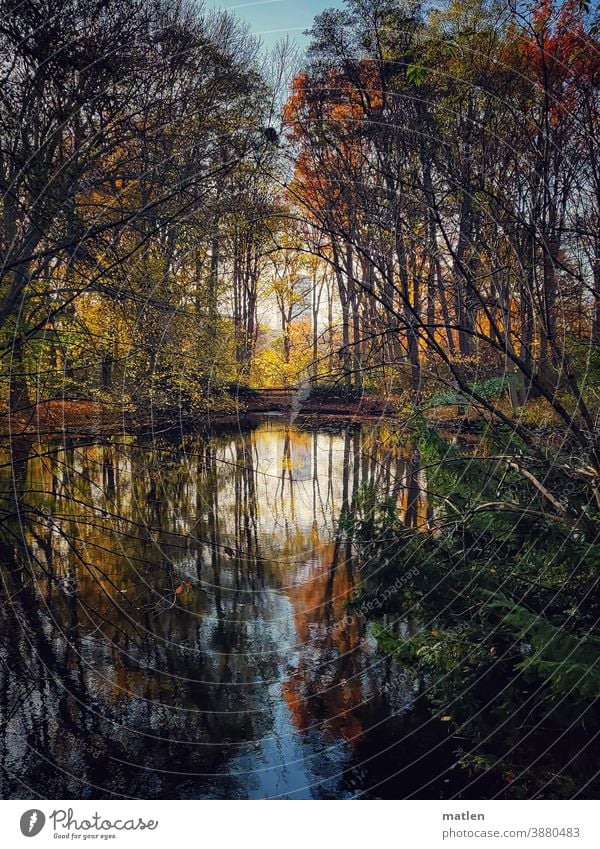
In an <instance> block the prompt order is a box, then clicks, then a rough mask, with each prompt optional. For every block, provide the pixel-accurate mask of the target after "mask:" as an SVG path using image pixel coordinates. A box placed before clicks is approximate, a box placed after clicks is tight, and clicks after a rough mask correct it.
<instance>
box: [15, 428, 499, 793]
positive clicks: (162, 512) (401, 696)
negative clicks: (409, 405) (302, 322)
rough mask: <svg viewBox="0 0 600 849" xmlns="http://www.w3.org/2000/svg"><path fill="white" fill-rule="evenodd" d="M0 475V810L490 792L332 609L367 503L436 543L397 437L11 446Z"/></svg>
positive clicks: (352, 592)
mask: <svg viewBox="0 0 600 849" xmlns="http://www.w3.org/2000/svg"><path fill="white" fill-rule="evenodd" d="M2 473H3V477H2V490H3V505H2V507H3V513H4V516H3V528H4V533H3V535H2V543H1V552H0V553H1V566H2V577H3V586H2V591H3V599H2V605H1V610H0V659H1V661H2V664H1V666H0V709H1V710H0V749H1V762H2V771H1V774H0V796H2V797H4V798H17V797H24V798H31V797H32V796H35V795H39V796H41V797H45V798H59V799H60V798H109V797H117V798H118V797H135V798H138V797H139V798H150V799H151V798H196V799H199V798H224V797H225V798H298V799H301V798H353V797H368V798H378V797H382V798H386V797H390V798H408V797H415V798H450V797H452V796H453V795H456V794H460V795H462V796H463V797H465V798H468V797H471V798H478V796H481V795H482V794H489V793H490V792H491V791H492V790H493V788H490V787H488V786H487V785H486V784H485V778H482V779H478V780H475V779H473V777H472V776H471V775H470V774H469V773H468V772H466V771H465V770H462V769H460V768H459V767H458V766H457V764H456V763H455V756H454V755H453V753H452V752H453V746H452V741H451V740H450V737H449V732H448V729H447V727H446V726H444V725H443V724H442V723H440V722H433V721H432V720H431V719H430V718H429V716H428V714H427V713H425V712H423V711H421V710H420V709H419V707H418V705H417V706H415V691H414V684H413V683H411V681H410V679H408V678H407V677H406V676H404V675H403V673H402V669H399V668H398V664H397V663H396V661H394V660H393V659H391V658H390V657H386V656H385V654H384V653H382V651H381V650H380V649H378V646H377V643H376V641H375V639H374V637H373V633H372V624H371V623H370V622H368V621H366V620H365V618H364V617H363V616H362V615H361V614H360V610H359V611H358V612H357V611H356V610H353V609H352V606H350V607H348V602H349V601H350V600H351V599H352V598H353V597H354V596H356V594H357V592H358V590H359V589H360V584H361V569H362V567H363V565H364V564H361V562H360V561H359V560H358V558H357V557H356V554H355V552H354V550H353V547H352V544H351V542H350V541H349V540H348V538H347V535H346V533H345V527H346V525H345V522H346V521H347V518H348V517H349V516H351V515H352V513H353V511H354V510H355V509H356V507H357V504H358V503H359V502H360V494H361V492H363V491H364V490H365V487H368V488H369V489H372V490H375V491H376V492H377V493H378V494H379V495H381V496H384V495H385V496H388V497H390V498H392V499H394V500H395V502H396V504H397V506H398V510H399V511H400V515H401V516H402V517H403V519H404V522H405V523H406V524H408V525H410V526H411V527H414V528H417V529H418V528H419V527H421V526H428V525H430V523H431V522H432V521H434V518H435V517H434V516H433V514H432V510H431V509H430V508H429V507H428V504H427V500H426V498H425V495H424V493H423V489H424V474H425V472H424V471H423V470H422V469H420V468H419V464H418V456H416V455H415V452H414V449H413V446H412V444H411V439H410V436H409V435H408V434H402V433H398V432H394V430H393V429H390V428H386V426H385V425H383V424H377V425H376V424H362V425H356V424H348V425H343V426H342V425H337V426H333V425H332V426H326V425H323V424H321V425H312V426H311V425H310V423H308V424H307V423H304V424H298V423H296V424H290V423H289V422H288V421H284V420H283V419H280V418H276V417H272V418H266V419H264V420H262V421H259V422H257V423H255V424H254V425H252V426H250V425H248V426H244V427H242V426H239V427H237V428H232V429H231V430H230V431H228V432H222V431H221V432H219V433H214V434H208V435H181V434H180V435H178V436H173V437H169V436H168V435H167V436H163V437H160V438H159V437H156V438H154V439H147V438H135V437H133V436H127V435H118V436H115V437H114V438H112V439H109V440H105V441H103V442H101V443H97V444H89V443H82V442H77V441H69V442H62V443H58V444H29V443H26V442H22V443H13V448H12V455H11V454H10V453H8V452H5V453H4V454H3V467H2ZM388 624H390V625H391V626H392V627H395V628H396V629H405V630H406V631H407V633H408V632H409V631H410V629H411V628H414V627H416V625H415V623H413V622H411V621H410V619H406V620H404V619H403V620H402V621H398V622H396V623H388ZM482 782H483V783H482Z"/></svg>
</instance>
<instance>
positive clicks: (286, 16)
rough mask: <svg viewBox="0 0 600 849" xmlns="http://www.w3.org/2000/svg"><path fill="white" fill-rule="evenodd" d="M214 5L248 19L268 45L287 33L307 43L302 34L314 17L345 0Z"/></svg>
mask: <svg viewBox="0 0 600 849" xmlns="http://www.w3.org/2000/svg"><path fill="white" fill-rule="evenodd" d="M211 5H212V6H214V7H215V8H218V9H225V10H227V11H230V12H233V14H235V15H236V16H237V17H239V18H241V19H242V20H243V21H246V22H248V23H249V24H250V26H251V28H252V32H253V33H254V34H255V35H259V36H260V37H261V38H262V40H263V41H264V43H265V46H266V47H270V46H271V45H273V44H275V42H277V41H279V39H280V38H285V36H286V35H289V36H290V37H291V38H294V39H295V40H296V41H297V42H298V43H299V44H300V45H301V46H305V45H306V39H305V38H304V36H303V35H302V33H303V31H304V30H306V29H308V28H309V27H310V25H311V23H312V20H313V18H314V16H315V15H316V14H318V12H322V11H323V9H328V8H331V7H334V6H341V5H342V0H212V2H211Z"/></svg>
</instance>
